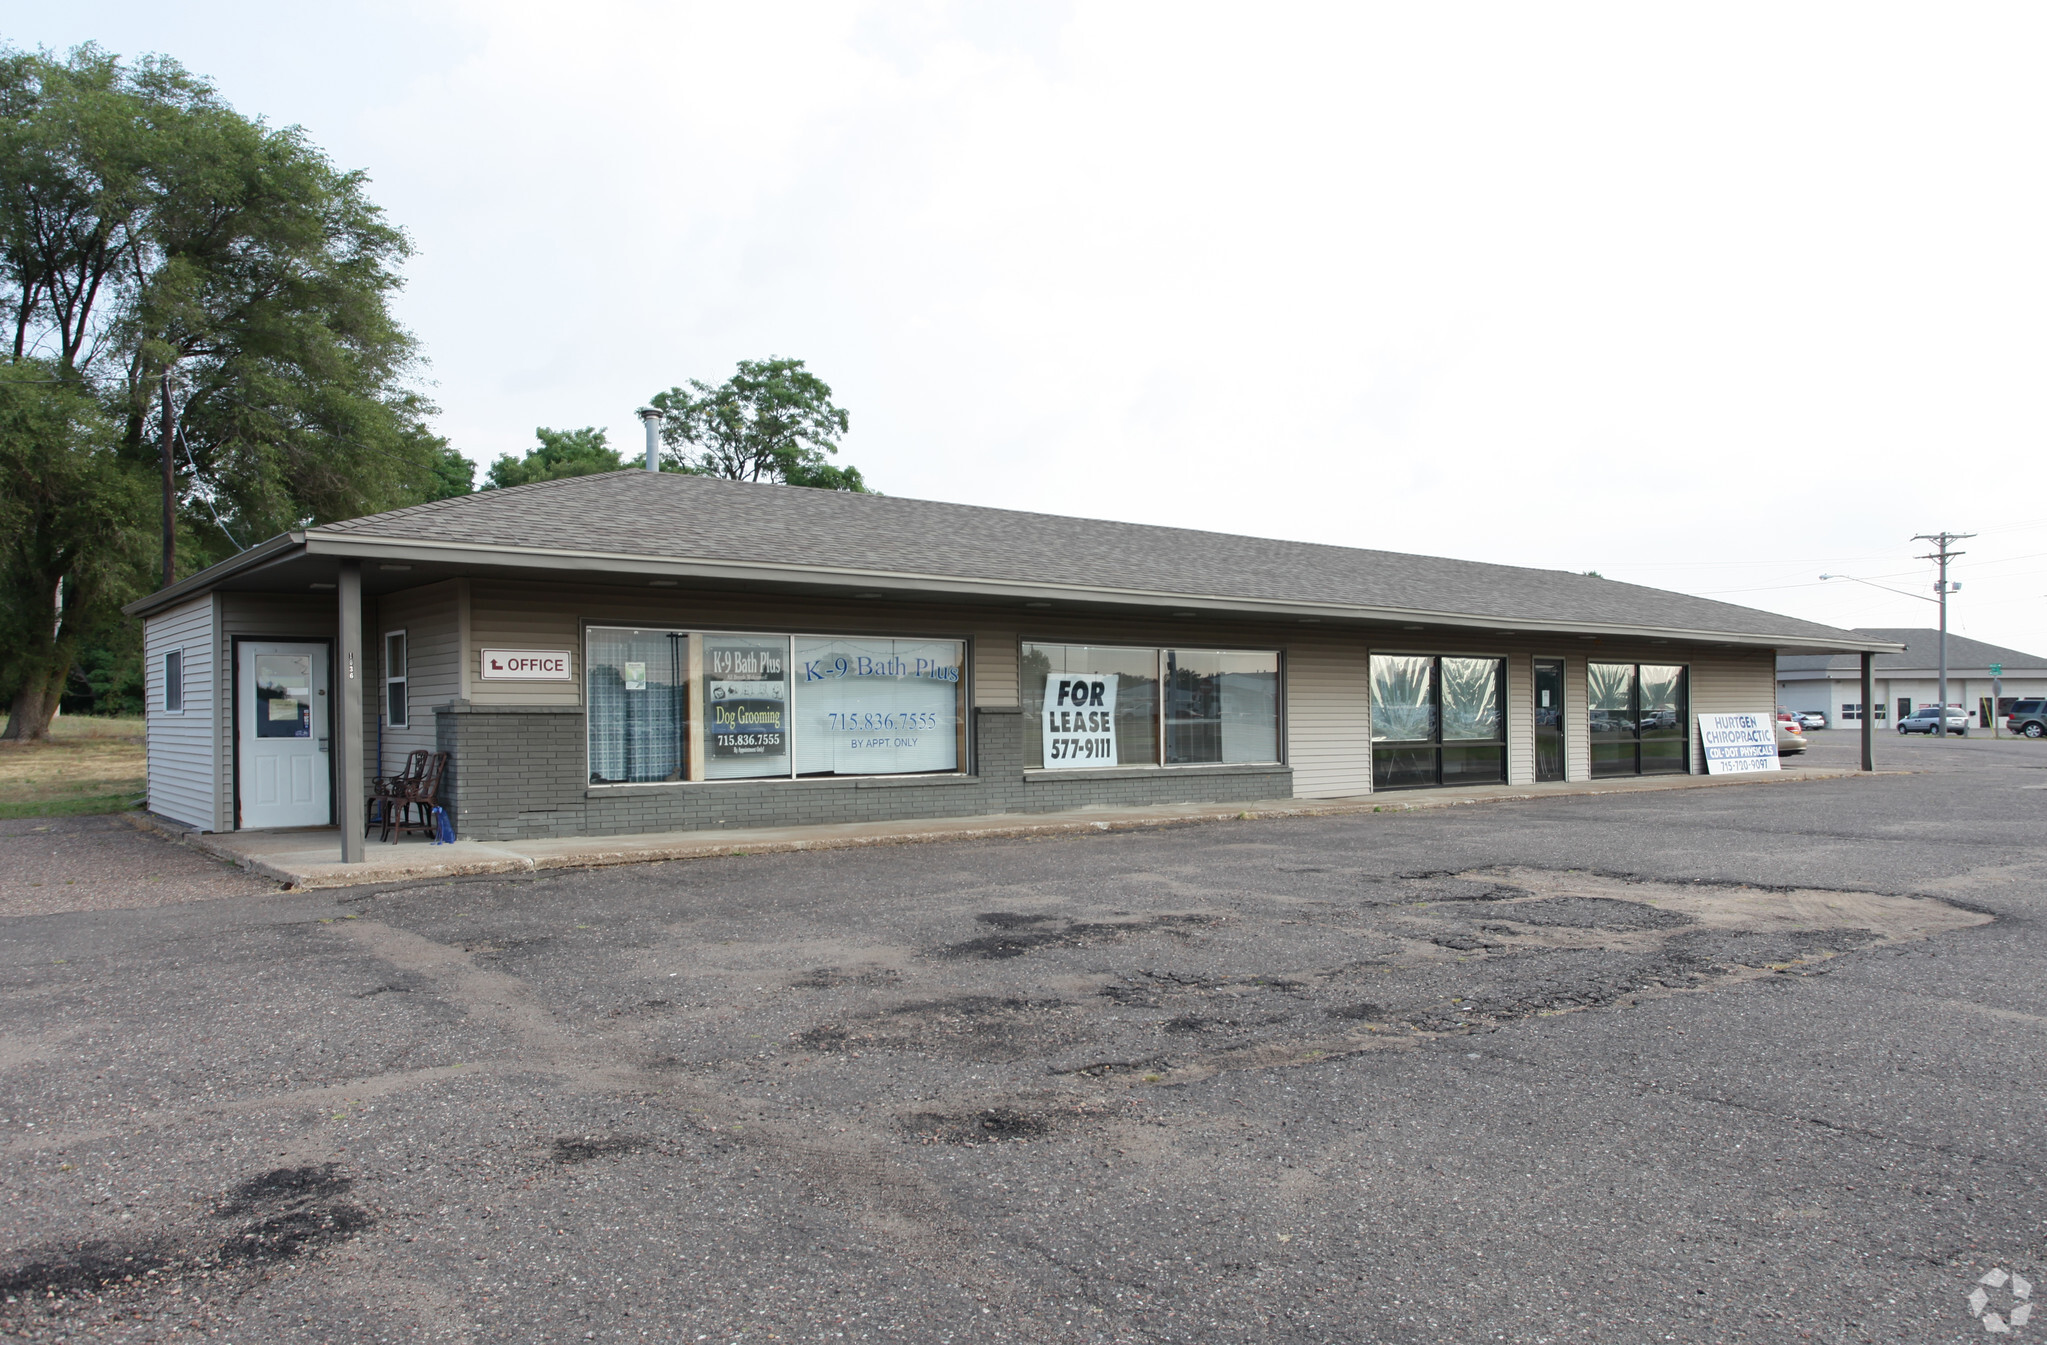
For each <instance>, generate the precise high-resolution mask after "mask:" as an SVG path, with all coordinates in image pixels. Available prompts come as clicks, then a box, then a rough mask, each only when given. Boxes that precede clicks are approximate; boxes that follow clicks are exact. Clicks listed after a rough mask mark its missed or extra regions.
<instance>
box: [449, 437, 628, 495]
mask: <svg viewBox="0 0 2047 1345" xmlns="http://www.w3.org/2000/svg"><path fill="white" fill-rule="evenodd" d="M533 436H534V438H536V439H538V440H540V447H538V448H536V449H533V450H532V451H531V452H529V453H527V455H526V456H525V457H523V458H515V457H513V456H512V455H511V454H509V453H505V454H502V455H500V456H499V458H498V460H497V461H496V462H494V463H492V464H491V465H490V472H489V474H488V475H487V476H486V477H485V478H484V482H483V488H484V489H485V490H502V489H504V488H505V487H507V486H530V485H532V484H533V483H534V482H535V481H559V480H560V479H561V478H562V477H565V476H595V475H596V474H597V473H599V472H615V471H618V470H619V469H620V468H622V467H624V466H625V462H624V461H623V460H622V459H621V458H620V457H619V455H618V450H617V449H615V448H612V447H610V446H609V445H608V444H606V443H605V442H604V431H603V430H600V429H597V428H596V427H595V426H590V425H586V426H584V427H583V428H582V429H580V430H550V429H547V428H546V427H545V426H542V427H539V428H536V429H535V430H534V431H533Z"/></svg>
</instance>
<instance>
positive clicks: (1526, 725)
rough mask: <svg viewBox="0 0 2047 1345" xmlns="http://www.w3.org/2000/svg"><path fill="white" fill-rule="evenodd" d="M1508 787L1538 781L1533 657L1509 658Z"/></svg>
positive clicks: (1519, 655)
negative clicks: (1536, 778) (1536, 775)
mask: <svg viewBox="0 0 2047 1345" xmlns="http://www.w3.org/2000/svg"><path fill="white" fill-rule="evenodd" d="M1506 695H1507V783H1508V784H1510V785H1525V784H1529V783H1532V782H1533V781H1534V779H1535V660H1534V657H1533V656H1532V655H1529V654H1526V653H1515V654H1510V655H1508V656H1507V687H1506Z"/></svg>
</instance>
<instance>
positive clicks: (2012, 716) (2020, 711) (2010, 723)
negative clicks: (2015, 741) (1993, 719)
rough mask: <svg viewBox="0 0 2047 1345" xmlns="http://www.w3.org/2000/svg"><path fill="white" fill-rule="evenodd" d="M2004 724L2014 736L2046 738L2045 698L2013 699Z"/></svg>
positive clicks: (2046, 709)
mask: <svg viewBox="0 0 2047 1345" xmlns="http://www.w3.org/2000/svg"><path fill="white" fill-rule="evenodd" d="M2004 726H2005V728H2007V729H2009V730H2010V731H2011V733H2012V735H2013V736H2014V737H2016V736H2018V735H2020V734H2024V735H2025V736H2026V737H2028V738H2047V700H2029V701H2013V702H2012V703H2011V710H2010V711H2009V712H2007V713H2006V715H2005V717H2004Z"/></svg>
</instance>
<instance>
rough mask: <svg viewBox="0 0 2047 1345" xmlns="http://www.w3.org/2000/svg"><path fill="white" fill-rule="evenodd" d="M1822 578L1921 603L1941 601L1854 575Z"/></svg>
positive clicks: (1825, 575) (1957, 586)
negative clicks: (1841, 581)
mask: <svg viewBox="0 0 2047 1345" xmlns="http://www.w3.org/2000/svg"><path fill="white" fill-rule="evenodd" d="M1820 578H1822V579H1846V580H1849V581H1850V582H1852V583H1857V584H1869V586H1870V587H1871V588H1880V589H1882V590H1883V591H1884V592H1886V593H1895V594H1897V595H1898V596H1899V597H1901V598H1917V599H1919V601H1921V602H1938V601H1939V599H1937V598H1929V597H1927V596H1926V595H1925V594H1923V593H1907V592H1906V591H1905V590H1904V589H1901V588H1892V587H1891V586H1890V585H1889V584H1870V583H1869V581H1868V580H1867V579H1857V578H1856V577H1855V576H1854V575H1852V574H1823V575H1821V576H1820ZM1955 587H1956V588H1960V587H1961V585H1959V584H1957V585H1955Z"/></svg>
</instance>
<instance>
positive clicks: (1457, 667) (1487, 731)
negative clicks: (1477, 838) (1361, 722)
mask: <svg viewBox="0 0 2047 1345" xmlns="http://www.w3.org/2000/svg"><path fill="white" fill-rule="evenodd" d="M1371 680H1372V787H1373V788H1374V789H1415V788H1420V787H1424V786H1429V785H1470V784H1498V783H1500V782H1502V781H1504V780H1505V779H1506V778H1507V733H1506V709H1505V707H1506V664H1505V663H1504V662H1503V661H1501V660H1499V659H1492V658H1450V657H1442V658H1439V657H1433V656H1430V655H1423V654H1374V655H1372V671H1371Z"/></svg>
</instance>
